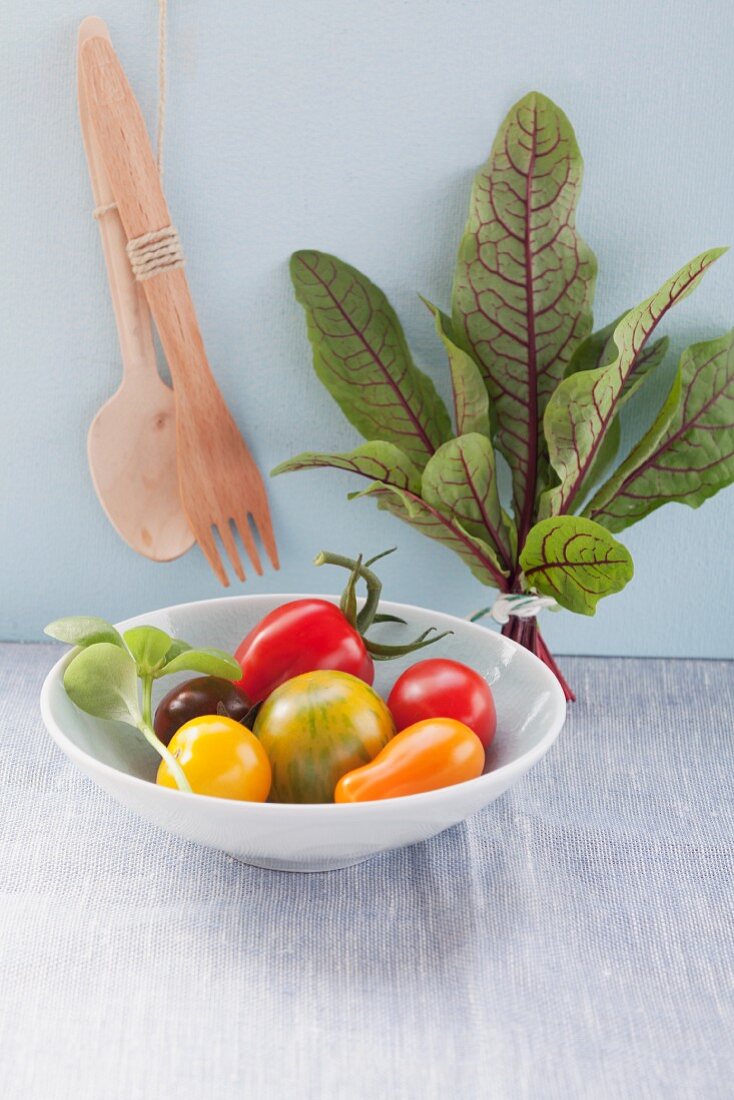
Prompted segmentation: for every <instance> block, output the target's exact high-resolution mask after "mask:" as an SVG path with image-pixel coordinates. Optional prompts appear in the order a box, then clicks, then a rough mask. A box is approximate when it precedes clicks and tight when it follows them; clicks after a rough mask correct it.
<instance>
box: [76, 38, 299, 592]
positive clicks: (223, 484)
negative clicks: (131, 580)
mask: <svg viewBox="0 0 734 1100" xmlns="http://www.w3.org/2000/svg"><path fill="white" fill-rule="evenodd" d="M80 66H81V71H82V75H83V79H84V81H85V85H86V89H87V97H88V106H89V114H90V119H91V122H92V125H93V126H94V128H95V131H96V135H97V138H98V144H99V150H100V153H101V156H102V159H103V161H104V164H105V167H106V169H107V173H108V175H109V177H110V181H111V182H112V189H113V193H114V197H115V201H116V203H117V209H118V213H119V215H120V218H121V220H122V224H123V227H124V229H125V233H126V234H127V237H128V240H131V239H133V238H136V237H141V236H143V235H144V234H147V233H151V232H154V231H157V230H160V229H163V228H165V227H166V226H170V225H171V217H170V214H169V212H168V206H167V205H166V200H165V198H164V195H163V191H162V188H161V183H160V177H159V174H158V170H157V168H156V164H155V159H154V157H153V152H152V149H151V146H150V140H149V138H148V132H147V130H146V128H145V122H144V121H143V116H142V114H141V111H140V108H139V106H138V103H137V101H136V99H135V96H134V95H133V92H132V89H131V88H130V85H129V83H128V81H127V78H126V76H125V73H124V70H123V68H122V66H121V64H120V62H119V60H118V58H117V56H116V54H115V52H114V50H113V49H112V46H111V43H110V42H109V40H108V39H106V38H102V37H93V38H90V39H89V40H88V41H87V42H85V43H84V45H83V46H82V48H81V51H80ZM141 285H142V287H143V289H144V291H145V295H146V298H147V300H148V305H149V306H150V311H151V313H152V315H153V319H154V320H155V323H156V327H157V329H158V333H159V335H160V339H161V345H162V347H163V351H164V353H165V356H166V359H167V361H168V365H169V368H170V371H171V377H172V379H173V388H174V394H175V397H176V431H177V448H178V468H179V482H180V488H181V500H182V503H183V507H184V511H185V512H186V515H187V518H188V520H189V523H190V524H191V529H192V531H193V532H194V535H195V536H196V540H197V542H198V543H199V545H200V547H201V549H202V550H203V552H204V554H205V555H206V558H207V560H208V562H209V564H210V565H211V567H212V569H213V570H214V572H215V573H216V575H217V577H218V578H219V580H220V581H221V583H222V584H223V585H225V586H227V585H228V584H229V580H228V577H227V573H226V571H225V569H224V566H223V565H222V560H221V558H220V555H219V551H218V549H217V543H216V540H215V537H214V536H215V532H218V533H219V537H220V539H221V541H222V545H223V546H224V549H225V550H226V552H227V555H228V557H229V560H230V562H231V564H232V568H233V569H234V571H235V573H236V574H237V576H238V577H239V579H240V580H244V579H245V573H244V570H243V568H242V563H241V561H240V557H239V553H238V550H237V544H236V542H235V538H234V531H233V527H234V528H235V529H236V530H237V531H238V532H239V535H240V538H241V539H242V543H243V545H244V547H245V549H246V551H247V554H248V556H249V558H250V561H251V562H252V564H253V566H254V568H255V571H256V572H257V573H262V566H261V564H260V557H259V554H258V550H257V546H256V544H255V540H254V538H253V533H252V530H251V527H250V524H251V523H252V524H253V525H254V527H255V529H256V530H257V532H258V534H259V536H260V539H261V541H262V544H263V546H264V547H265V550H266V552H267V555H268V557H269V559H270V561H271V563H272V565H273V568H275V569H277V568H278V551H277V548H276V545H275V537H274V535H273V528H272V524H271V520H270V509H269V507H268V499H267V493H266V490H265V485H264V483H263V479H262V477H261V475H260V471H259V470H258V468H257V466H256V465H255V461H254V459H253V458H252V455H251V454H250V451H249V449H248V448H247V445H246V444H245V441H244V440H243V438H242V436H241V435H240V432H239V430H238V428H237V425H236V424H235V422H234V420H233V419H232V416H231V414H230V412H229V410H228V408H227V406H226V405H225V403H224V399H223V397H222V395H221V393H220V391H219V388H218V386H217V384H216V382H215V380H214V376H213V375H212V372H211V369H210V367H209V363H208V362H207V358H206V352H205V350H204V343H203V340H202V336H201V332H200V330H199V326H198V323H197V320H196V314H195V311H194V303H193V301H192V298H191V293H190V291H189V287H188V283H187V281H186V276H185V274H184V271H183V268H181V267H179V268H173V269H170V268H169V269H167V270H165V271H162V272H161V273H160V274H157V275H154V276H153V277H152V278H148V279H145V280H144V281H143V282H142V283H141Z"/></svg>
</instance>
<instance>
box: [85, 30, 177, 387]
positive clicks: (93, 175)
mask: <svg viewBox="0 0 734 1100" xmlns="http://www.w3.org/2000/svg"><path fill="white" fill-rule="evenodd" d="M90 38H105V39H106V40H107V41H109V32H108V30H107V27H106V26H105V24H104V23H103V22H102V20H101V19H98V18H97V17H96V16H89V17H88V18H87V19H85V20H83V22H82V23H81V24H80V26H79V37H78V46H77V52H80V51H81V49H82V46H83V45H84V43H85V42H88V41H89V39H90ZM78 76H79V79H78V84H79V88H78V92H79V117H80V120H81V125H82V138H83V140H84V148H85V150H86V154H87V162H88V165H89V178H90V180H91V183H92V194H93V195H94V202H95V205H96V206H98V207H106V206H108V205H109V204H110V203H113V202H114V195H113V194H112V187H111V186H110V181H109V176H108V175H107V172H106V170H105V167H104V164H103V162H102V158H101V154H100V151H99V146H98V141H97V136H96V134H95V132H94V128H93V127H92V126H91V124H90V119H89V109H88V106H87V89H86V84H85V82H84V80H83V79H82V73H81V66H79V74H78ZM99 232H100V236H101V239H102V251H103V252H104V257H105V264H106V267H107V276H108V280H109V284H110V297H111V299H112V308H113V310H114V314H115V322H116V324H117V332H118V336H119V340H120V350H121V352H122V364H123V369H124V371H125V375H126V377H131V376H132V375H134V374H137V373H138V372H142V373H144V374H155V375H156V376H157V374H158V367H157V364H156V355H155V345H154V344H153V331H152V327H151V321H150V310H149V309H148V304H147V302H146V299H145V294H144V291H143V288H142V286H141V285H140V284H139V283H136V282H135V279H134V278H133V273H132V271H131V270H130V262H129V260H128V258H127V255H126V253H125V245H126V243H127V237H126V234H125V230H124V228H123V226H122V223H121V221H120V217H119V215H118V213H117V211H116V210H109V211H108V212H107V213H105V214H103V215H102V217H100V219H99Z"/></svg>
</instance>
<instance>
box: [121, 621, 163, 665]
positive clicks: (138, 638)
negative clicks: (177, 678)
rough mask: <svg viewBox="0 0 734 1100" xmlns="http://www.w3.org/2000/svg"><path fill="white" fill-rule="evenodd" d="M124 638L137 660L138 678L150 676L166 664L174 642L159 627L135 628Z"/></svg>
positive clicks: (127, 631) (125, 634)
mask: <svg viewBox="0 0 734 1100" xmlns="http://www.w3.org/2000/svg"><path fill="white" fill-rule="evenodd" d="M123 638H124V639H125V645H126V646H127V648H128V649H129V650H130V652H131V653H132V655H133V657H134V658H135V662H136V664H137V666H138V676H149V675H150V674H151V673H153V672H155V671H156V670H157V669H158V668H160V667H161V666H162V665H163V664H164V662H165V659H166V655H167V653H168V651H169V649H170V647H171V640H172V639H171V637H170V636H169V635H168V634H166V632H165V631H164V630H159V629H158V627H157V626H133V627H131V629H130V630H126V631H125V633H124V635H123Z"/></svg>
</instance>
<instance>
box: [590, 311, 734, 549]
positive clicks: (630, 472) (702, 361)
mask: <svg viewBox="0 0 734 1100" xmlns="http://www.w3.org/2000/svg"><path fill="white" fill-rule="evenodd" d="M732 481H734V330H732V331H731V332H728V333H726V335H725V336H721V337H719V338H718V339H716V340H708V341H706V342H704V343H700V344H694V345H693V346H692V347H690V348H687V349H686V350H685V351H684V352H683V355H682V356H681V361H680V365H679V367H678V372H677V374H676V378H675V380H674V382H673V386H672V387H671V390H670V392H669V394H668V396H667V398H666V400H665V402H664V404H663V406H662V408H661V410H660V412H659V413H658V416H657V417H656V419H655V422H654V423H653V424H652V426H651V427H650V429H649V431H648V432H647V433H646V434H645V435H644V436H643V438H642V439H641V440H640V442H639V443H638V444H637V446H636V447H634V448H633V449H632V451H631V452H630V454H629V456H628V457H627V458H626V459H625V461H624V462H623V463H622V465H621V466H620V467H619V469H618V470H617V471H616V472H615V474H614V476H613V477H612V478H610V480H609V481H608V482H607V483H606V485H604V486H603V487H602V488H601V489H600V490H599V492H598V493H597V494H596V496H595V497H594V499H593V500H592V501H591V502H590V504H589V505H588V507H587V509H586V512H585V514H586V515H588V516H589V517H590V518H591V519H594V520H596V521H597V522H598V523H601V524H603V526H604V527H606V528H607V529H608V530H610V531H621V530H623V529H624V528H625V527H629V526H630V525H631V524H633V523H636V522H637V521H638V520H640V519H643V518H644V517H645V516H648V515H649V514H650V513H651V512H654V511H655V509H656V508H660V507H661V506H662V505H663V504H667V503H669V502H671V501H677V502H679V503H680V504H688V505H690V507H692V508H698V507H699V505H701V504H703V502H704V501H705V500H708V498H709V497H711V496H713V495H714V493H717V492H718V491H719V489H722V488H724V486H726V485H729V484H730V483H731V482H732Z"/></svg>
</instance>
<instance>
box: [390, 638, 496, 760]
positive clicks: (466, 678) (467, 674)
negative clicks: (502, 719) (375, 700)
mask: <svg viewBox="0 0 734 1100" xmlns="http://www.w3.org/2000/svg"><path fill="white" fill-rule="evenodd" d="M387 705H388V707H389V708H390V710H391V711H392V716H393V718H394V719H395V725H396V727H397V728H398V729H399V730H404V729H405V728H406V727H407V726H412V725H413V724H414V723H415V722H422V721H423V720H424V719H426V718H454V719H456V721H457V722H463V723H464V725H465V726H468V727H469V729H471V730H474V732H475V733H476V735H477V737H478V738H479V740H480V741H481V742H482V744H483V745H484V747H485V749H486V748H487V747H488V746H489V744H490V742H491V741H492V738H493V737H494V733H495V730H496V728H497V713H496V711H495V709H494V699H493V698H492V692H491V691H490V689H489V685H488V684H487V682H486V680H485V679H484V678H483V677H482V676H480V675H479V673H478V672H475V671H474V669H473V668H468V667H467V665H462V664H460V663H459V662H458V661H449V660H447V659H446V658H444V657H434V658H432V659H429V660H427V661H419V662H418V663H417V664H415V665H411V667H410V668H408V669H406V670H405V672H404V673H403V674H402V676H399V677H398V679H397V680H396V681H395V685H394V687H393V689H392V691H391V692H390V697H389V698H388V700H387Z"/></svg>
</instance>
